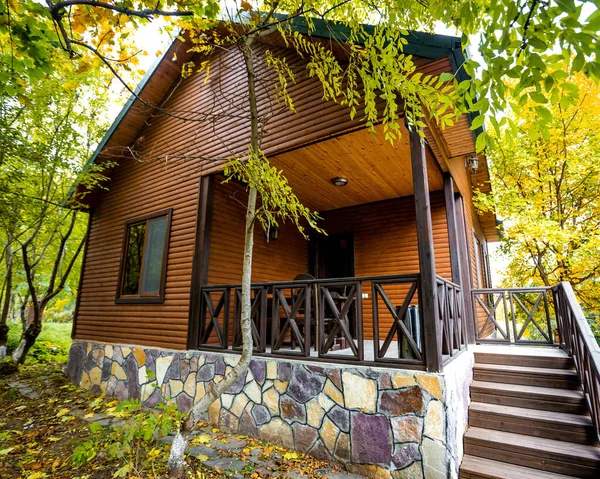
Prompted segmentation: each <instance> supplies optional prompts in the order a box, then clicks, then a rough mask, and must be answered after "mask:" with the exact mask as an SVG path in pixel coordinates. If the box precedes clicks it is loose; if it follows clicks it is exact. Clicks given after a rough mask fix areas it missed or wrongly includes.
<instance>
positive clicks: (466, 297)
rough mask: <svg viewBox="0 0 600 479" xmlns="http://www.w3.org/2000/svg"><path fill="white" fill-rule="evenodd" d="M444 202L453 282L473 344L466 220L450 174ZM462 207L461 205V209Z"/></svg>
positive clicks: (468, 340)
mask: <svg viewBox="0 0 600 479" xmlns="http://www.w3.org/2000/svg"><path fill="white" fill-rule="evenodd" d="M444 200H445V204H446V222H447V223H448V245H449V247H450V267H451V270H452V282H453V283H456V284H458V285H460V289H461V292H462V297H463V329H464V333H465V334H466V336H467V342H468V343H471V344H472V343H473V342H474V337H473V330H472V329H473V328H471V327H470V325H471V324H472V323H473V306H472V303H471V283H470V282H469V276H468V273H467V272H468V271H469V268H468V265H467V257H466V253H465V251H464V248H463V245H462V244H461V234H460V233H461V228H462V229H463V231H462V233H463V235H462V236H463V237H464V228H465V225H464V220H463V221H462V222H460V221H459V216H460V218H462V215H460V212H459V211H458V209H457V207H456V204H457V203H459V202H460V201H462V198H461V196H460V194H459V193H456V194H455V193H454V180H453V179H452V176H450V174H448V173H445V174H444ZM461 207H462V205H461V204H460V203H459V208H461Z"/></svg>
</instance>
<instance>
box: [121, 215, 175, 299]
mask: <svg viewBox="0 0 600 479" xmlns="http://www.w3.org/2000/svg"><path fill="white" fill-rule="evenodd" d="M163 216H164V217H166V218H167V224H166V229H165V243H164V249H163V257H162V264H161V275H160V285H159V288H158V294H157V295H140V294H139V293H138V294H137V295H123V294H122V291H123V279H124V276H125V259H126V256H127V253H128V240H129V229H130V227H131V226H133V225H135V224H140V223H145V224H146V231H145V233H144V250H143V252H142V258H143V257H144V255H143V253H145V252H146V246H147V245H146V238H147V236H146V234H147V232H148V222H149V221H151V220H153V219H156V218H160V217H163ZM172 217H173V208H167V209H165V210H161V211H156V212H154V213H150V214H147V215H143V216H138V217H136V218H132V219H129V220H126V221H125V224H124V227H125V232H124V233H123V244H122V246H121V258H120V265H119V279H118V281H117V293H116V295H115V303H116V304H162V303H164V301H165V284H166V282H167V257H168V254H169V241H170V239H171V220H172ZM142 265H143V261H142ZM142 273H143V271H142V268H141V267H140V283H141V281H142Z"/></svg>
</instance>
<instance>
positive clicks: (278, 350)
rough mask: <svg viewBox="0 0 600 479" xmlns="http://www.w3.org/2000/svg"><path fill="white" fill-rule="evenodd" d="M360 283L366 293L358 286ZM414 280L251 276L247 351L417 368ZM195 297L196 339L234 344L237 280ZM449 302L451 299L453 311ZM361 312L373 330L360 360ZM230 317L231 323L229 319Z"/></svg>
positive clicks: (419, 324) (419, 326)
mask: <svg viewBox="0 0 600 479" xmlns="http://www.w3.org/2000/svg"><path fill="white" fill-rule="evenodd" d="M365 283H366V284H367V285H368V287H367V291H371V292H372V296H371V297H369V294H364V293H363V291H364V288H363V286H364V285H365ZM419 285H420V277H419V275H418V274H415V275H396V276H371V277H356V278H340V279H336V280H300V281H287V282H271V283H253V284H252V291H251V293H252V297H251V312H250V317H251V331H252V339H253V346H254V351H255V353H256V354H271V355H276V356H281V357H294V356H296V357H298V356H300V357H304V358H311V360H324V361H325V360H327V361H335V362H353V363H364V362H370V363H381V364H382V365H383V364H386V365H387V364H390V365H396V366H403V367H419V368H423V367H425V364H426V354H427V351H426V350H425V348H424V342H423V337H424V334H425V331H424V326H423V321H424V320H423V318H422V317H421V315H420V314H419V309H420V306H419V301H421V299H420V298H418V291H419V288H420V286H419ZM390 292H392V293H393V294H391V293H390ZM453 297H454V296H453ZM200 298H201V305H200V318H199V319H200V328H199V335H198V338H199V341H198V344H199V346H198V347H199V348H200V349H205V348H210V349H215V348H216V349H221V350H229V351H235V350H239V349H240V347H241V334H240V333H241V327H240V324H241V303H242V301H241V286H240V285H239V284H233V285H211V286H205V287H203V288H202V290H201V295H200ZM365 307H366V308H367V312H366V313H365V312H364V311H363V309H364V308H365ZM448 307H450V306H448ZM455 307H456V305H455V304H453V305H451V309H452V311H453V312H452V313H451V315H452V316H453V317H454V315H455V313H454V308H455ZM232 309H233V311H231V310H232ZM365 314H367V315H368V317H369V318H370V321H371V324H370V325H369V326H367V331H369V333H370V334H373V341H372V348H373V349H372V356H371V357H370V358H369V359H368V360H365V356H366V353H365V344H366V341H365V339H364V334H365V325H364V315H365ZM231 320H233V328H230V327H229V322H230V321H231ZM230 329H231V330H230ZM380 334H381V335H382V339H383V342H380V340H379V336H380ZM394 341H397V343H398V354H397V355H394V354H390V346H391V345H392V343H393V342H394Z"/></svg>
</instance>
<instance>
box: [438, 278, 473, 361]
mask: <svg viewBox="0 0 600 479" xmlns="http://www.w3.org/2000/svg"><path fill="white" fill-rule="evenodd" d="M436 283H437V303H438V304H437V306H438V315H439V319H440V321H441V333H442V334H441V335H440V336H439V337H438V341H439V346H438V347H441V350H442V355H445V356H448V359H450V358H452V357H453V356H455V355H456V354H457V353H458V352H459V351H462V350H463V349H465V347H466V346H467V337H466V334H465V329H466V325H465V316H464V306H463V304H464V302H463V296H462V290H461V288H460V286H459V285H457V284H455V283H452V282H451V281H448V280H446V279H444V278H442V277H440V276H438V277H437V281H436Z"/></svg>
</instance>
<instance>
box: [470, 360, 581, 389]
mask: <svg viewBox="0 0 600 479" xmlns="http://www.w3.org/2000/svg"><path fill="white" fill-rule="evenodd" d="M473 379H474V380H476V381H485V382H496V383H508V384H524V385H527V386H539V387H548V388H559V389H572V390H576V389H579V376H578V375H577V371H575V370H574V369H551V368H532V367H525V366H508V365H504V364H477V363H475V366H474V368H473Z"/></svg>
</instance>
